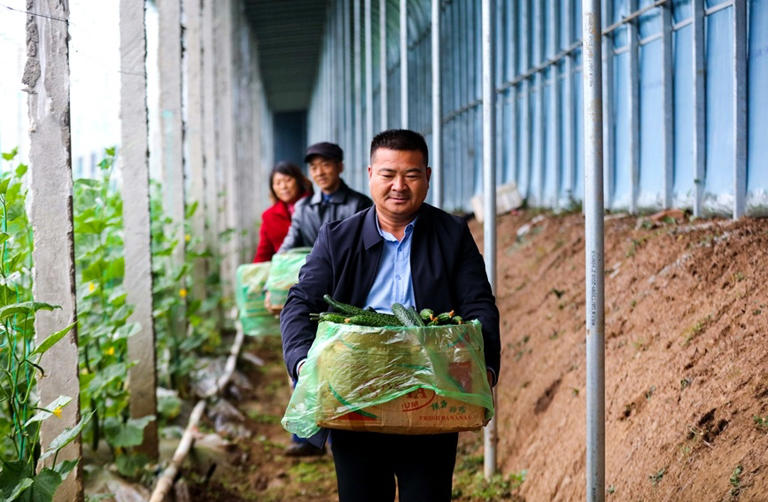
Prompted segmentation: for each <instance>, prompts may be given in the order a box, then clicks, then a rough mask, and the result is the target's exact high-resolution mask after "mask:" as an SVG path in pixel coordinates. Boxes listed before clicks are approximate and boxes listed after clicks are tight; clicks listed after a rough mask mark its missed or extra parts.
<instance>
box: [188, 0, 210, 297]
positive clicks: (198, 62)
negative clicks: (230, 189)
mask: <svg viewBox="0 0 768 502" xmlns="http://www.w3.org/2000/svg"><path fill="white" fill-rule="evenodd" d="M183 1H184V76H185V77H186V80H185V81H186V85H185V86H184V91H185V93H186V122H185V125H186V127H185V129H184V143H185V145H184V146H185V148H184V154H185V158H186V161H187V173H188V175H189V178H188V180H187V184H186V187H185V188H186V189H187V190H188V192H187V193H188V197H187V200H188V201H189V203H190V204H192V203H195V202H196V203H197V211H195V214H193V215H192V219H191V221H190V226H191V233H192V235H193V236H195V237H196V238H202V237H203V236H204V234H205V214H204V211H205V209H204V204H205V193H204V190H205V185H204V181H203V178H204V173H203V72H202V30H201V6H200V0H183ZM195 251H203V250H202V249H197V250H195ZM196 261H197V263H195V265H194V266H193V267H192V270H191V271H190V273H191V274H192V285H191V292H192V296H193V297H194V298H195V299H198V300H202V299H203V298H204V297H205V264H204V260H203V258H198V259H197V260H196Z"/></svg>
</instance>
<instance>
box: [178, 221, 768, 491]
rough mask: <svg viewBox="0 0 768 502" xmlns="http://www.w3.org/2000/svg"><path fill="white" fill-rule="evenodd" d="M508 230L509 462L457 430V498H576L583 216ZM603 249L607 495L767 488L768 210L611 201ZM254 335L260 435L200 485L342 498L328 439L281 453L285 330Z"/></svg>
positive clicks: (501, 268) (504, 424)
mask: <svg viewBox="0 0 768 502" xmlns="http://www.w3.org/2000/svg"><path fill="white" fill-rule="evenodd" d="M675 218H677V219H675ZM470 226H471V228H472V231H473V233H474V235H475V237H476V239H477V240H478V245H479V247H480V249H482V227H481V226H480V225H479V224H477V223H476V222H471V223H470ZM497 242H498V256H497V259H498V262H497V263H498V287H497V296H498V305H499V310H500V312H501V333H502V372H501V378H500V382H499V385H498V401H497V406H498V432H499V444H498V457H499V468H500V474H499V475H498V476H496V477H495V478H494V479H493V480H492V482H490V483H486V482H484V481H483V480H482V470H483V469H482V434H481V433H480V432H469V433H462V435H461V439H460V446H459V455H458V458H457V468H456V473H455V476H454V500H459V501H465V502H470V501H471V502H474V501H480V500H514V501H522V500H527V501H529V502H536V501H558V500H562V501H570V500H583V498H584V496H585V492H586V488H585V481H584V479H585V413H586V410H585V398H586V390H585V330H584V300H585V295H584V275H585V274H584V270H585V264H584V224H583V217H582V216H581V215H580V214H565V215H552V214H548V213H538V212H532V211H521V212H515V213H513V214H509V215H504V216H502V217H500V218H499V220H498V238H497ZM605 253H606V254H605V299H606V300H605V355H606V363H605V375H606V390H605V398H606V408H605V409H606V441H605V443H606V500H617V501H619V500H621V501H625V500H626V501H636V500H637V501H641V500H642V501H656V500H660V501H661V500H664V501H697V502H699V501H701V502H703V501H735V500H741V501H766V500H768V339H767V333H768V267H766V263H768V260H767V259H766V258H768V220H750V219H742V220H739V221H735V222H734V221H730V220H712V219H706V220H702V219H698V220H693V221H690V220H689V219H688V218H686V217H685V216H681V215H680V214H678V213H670V214H666V215H659V216H657V217H655V218H651V217H634V216H626V215H609V216H608V217H606V221H605ZM245 350H247V351H249V352H251V353H253V354H255V355H257V356H259V357H260V358H261V359H263V360H264V362H265V364H264V365H263V366H261V367H255V366H252V365H250V364H248V363H242V362H241V366H242V367H243V368H246V371H247V373H248V377H249V379H250V381H251V383H252V385H253V389H251V390H249V391H247V392H243V393H241V395H240V401H239V402H236V403H235V404H236V405H237V406H238V408H239V409H240V410H241V411H242V412H243V414H244V415H245V416H246V426H247V427H248V428H249V430H250V431H251V432H252V434H251V438H250V439H241V440H237V441H236V443H235V444H236V448H237V450H238V455H237V458H239V461H238V462H236V463H235V465H234V466H232V467H231V468H228V469H220V470H217V471H214V472H213V475H206V476H202V477H201V476H200V475H199V474H197V475H193V474H191V473H190V475H189V476H188V477H189V478H190V479H192V482H191V483H190V493H191V495H192V497H191V498H192V500H206V501H207V500H210V501H224V500H227V501H245V500H258V501H283V500H285V501H288V500H290V501H302V500H311V501H314V502H324V501H332V500H337V494H336V486H335V474H334V470H333V462H332V460H331V458H330V456H329V455H326V456H324V457H319V458H313V459H308V460H307V459H305V460H298V459H293V458H290V457H286V456H285V455H284V454H283V452H284V448H285V447H286V446H288V445H289V444H290V437H289V435H288V434H287V433H286V432H285V431H283V429H282V428H281V426H280V425H279V419H280V417H281V416H282V413H283V411H284V408H285V405H286V403H287V401H288V398H289V393H290V388H289V385H288V380H287V376H286V374H285V370H284V367H283V366H282V361H281V353H280V348H279V339H278V338H277V337H271V338H267V339H252V340H250V342H249V343H248V344H247V346H246V348H245ZM247 368H250V369H247ZM208 474H210V469H209V473H208Z"/></svg>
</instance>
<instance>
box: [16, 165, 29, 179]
mask: <svg viewBox="0 0 768 502" xmlns="http://www.w3.org/2000/svg"><path fill="white" fill-rule="evenodd" d="M26 173H27V165H26V164H19V165H18V166H17V167H16V177H17V178H21V177H22V176H24V175H25V174H26Z"/></svg>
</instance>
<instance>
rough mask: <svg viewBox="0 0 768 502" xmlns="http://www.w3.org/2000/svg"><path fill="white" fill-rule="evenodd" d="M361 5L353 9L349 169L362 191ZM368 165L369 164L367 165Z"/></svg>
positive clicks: (355, 5)
mask: <svg viewBox="0 0 768 502" xmlns="http://www.w3.org/2000/svg"><path fill="white" fill-rule="evenodd" d="M361 10H362V9H361V5H360V2H359V1H358V0H356V1H355V2H354V4H353V8H352V37H353V38H354V40H353V41H352V54H353V64H352V72H353V73H354V75H353V76H354V85H355V92H354V96H353V97H352V102H353V103H354V107H355V108H354V112H355V116H354V122H353V125H352V127H353V129H352V134H353V137H354V142H355V144H354V145H352V146H353V150H352V151H353V152H354V156H353V158H352V160H353V162H352V163H351V165H350V166H349V167H351V168H352V169H351V171H350V174H351V175H352V180H353V181H354V183H355V188H357V189H362V184H363V128H364V125H363V71H362V57H361V55H362V54H361V47H360V35H361V33H360V31H361V30H360V11H361ZM365 165H366V166H367V165H368V164H367V163H366V164H365Z"/></svg>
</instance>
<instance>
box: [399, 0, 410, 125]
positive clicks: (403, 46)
mask: <svg viewBox="0 0 768 502" xmlns="http://www.w3.org/2000/svg"><path fill="white" fill-rule="evenodd" d="M400 126H401V127H402V128H403V129H408V0H400Z"/></svg>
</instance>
